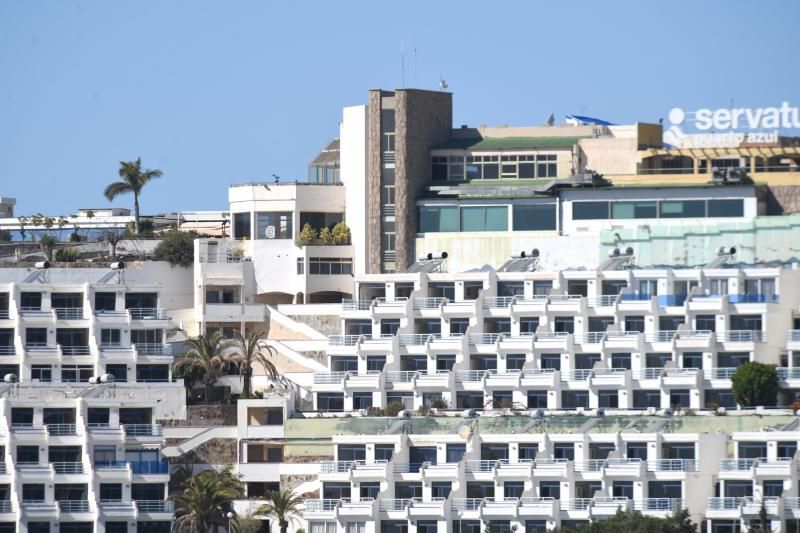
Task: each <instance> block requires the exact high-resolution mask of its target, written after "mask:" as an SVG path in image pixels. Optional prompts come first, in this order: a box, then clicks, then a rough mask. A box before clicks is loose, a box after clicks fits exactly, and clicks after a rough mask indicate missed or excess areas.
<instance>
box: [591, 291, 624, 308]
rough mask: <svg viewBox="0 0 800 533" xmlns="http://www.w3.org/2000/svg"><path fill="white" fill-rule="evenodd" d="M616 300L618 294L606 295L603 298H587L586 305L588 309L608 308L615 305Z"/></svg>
mask: <svg viewBox="0 0 800 533" xmlns="http://www.w3.org/2000/svg"><path fill="white" fill-rule="evenodd" d="M618 299H619V295H618V294H607V295H603V296H595V297H593V298H587V299H586V303H587V305H588V306H589V307H609V306H612V305H614V304H615V303H617V300H618Z"/></svg>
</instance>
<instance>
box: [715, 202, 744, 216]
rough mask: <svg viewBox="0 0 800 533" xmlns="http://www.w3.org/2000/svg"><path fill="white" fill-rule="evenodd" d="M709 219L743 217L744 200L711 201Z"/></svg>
mask: <svg viewBox="0 0 800 533" xmlns="http://www.w3.org/2000/svg"><path fill="white" fill-rule="evenodd" d="M708 216H709V217H743V216H744V200H709V201H708Z"/></svg>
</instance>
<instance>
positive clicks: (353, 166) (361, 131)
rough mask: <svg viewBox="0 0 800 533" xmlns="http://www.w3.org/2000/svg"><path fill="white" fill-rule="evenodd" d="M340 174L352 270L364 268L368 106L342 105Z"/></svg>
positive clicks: (365, 252) (357, 270)
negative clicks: (352, 247) (351, 243)
mask: <svg viewBox="0 0 800 533" xmlns="http://www.w3.org/2000/svg"><path fill="white" fill-rule="evenodd" d="M339 143H340V152H339V153H340V175H341V179H342V183H344V185H345V200H344V203H345V221H346V222H347V226H348V227H349V228H350V234H351V236H352V242H353V243H354V249H353V271H354V273H356V274H363V273H365V272H366V271H367V267H366V264H367V257H366V254H367V250H366V243H367V195H366V183H367V154H366V146H367V106H363V105H359V106H352V107H345V108H344V109H343V110H342V123H341V125H340V126H339Z"/></svg>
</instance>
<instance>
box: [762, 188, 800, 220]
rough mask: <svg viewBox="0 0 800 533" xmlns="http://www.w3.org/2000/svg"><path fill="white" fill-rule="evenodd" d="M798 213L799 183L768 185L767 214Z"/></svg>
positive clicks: (799, 202) (799, 204)
mask: <svg viewBox="0 0 800 533" xmlns="http://www.w3.org/2000/svg"><path fill="white" fill-rule="evenodd" d="M789 213H800V185H770V186H769V192H768V193H767V214H769V215H782V214H789Z"/></svg>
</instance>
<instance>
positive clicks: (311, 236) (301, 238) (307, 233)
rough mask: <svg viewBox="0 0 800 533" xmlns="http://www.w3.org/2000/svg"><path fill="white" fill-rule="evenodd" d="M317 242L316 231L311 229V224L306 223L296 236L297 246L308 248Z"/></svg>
mask: <svg viewBox="0 0 800 533" xmlns="http://www.w3.org/2000/svg"><path fill="white" fill-rule="evenodd" d="M316 240H317V230H315V229H314V228H312V227H311V224H309V223H308V222H306V223H305V224H304V225H303V229H301V230H300V235H298V236H297V245H298V246H308V245H310V244H314V242H315V241H316Z"/></svg>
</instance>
